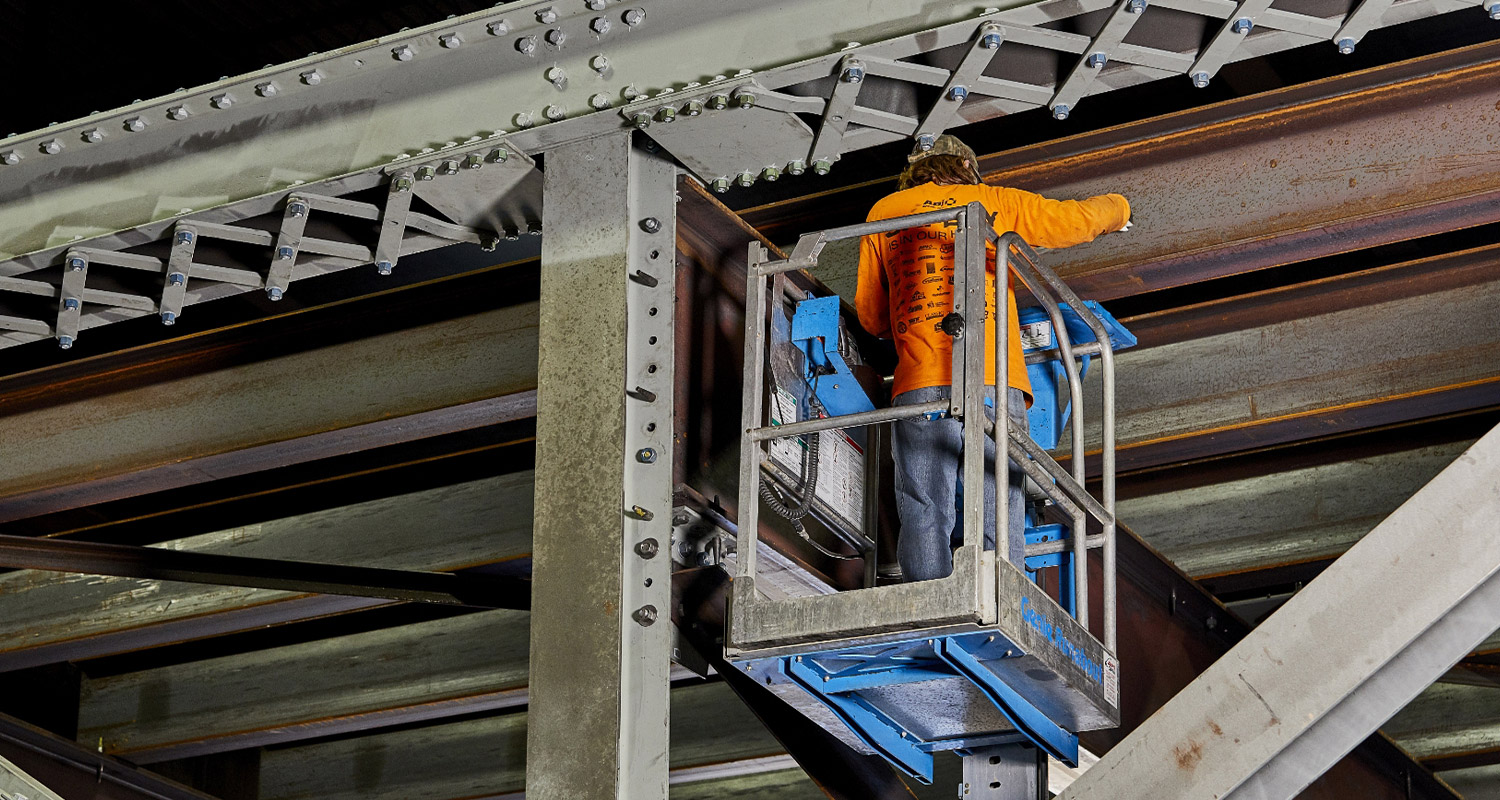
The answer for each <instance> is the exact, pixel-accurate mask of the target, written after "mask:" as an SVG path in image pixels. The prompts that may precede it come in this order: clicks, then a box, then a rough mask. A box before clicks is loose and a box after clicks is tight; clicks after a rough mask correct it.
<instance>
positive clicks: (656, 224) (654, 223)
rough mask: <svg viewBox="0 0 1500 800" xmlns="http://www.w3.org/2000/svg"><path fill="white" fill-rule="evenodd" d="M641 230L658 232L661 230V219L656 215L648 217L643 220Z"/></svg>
mask: <svg viewBox="0 0 1500 800" xmlns="http://www.w3.org/2000/svg"><path fill="white" fill-rule="evenodd" d="M641 230H643V231H645V232H646V233H656V232H657V231H659V230H661V220H659V219H657V218H656V217H646V218H645V219H643V220H641Z"/></svg>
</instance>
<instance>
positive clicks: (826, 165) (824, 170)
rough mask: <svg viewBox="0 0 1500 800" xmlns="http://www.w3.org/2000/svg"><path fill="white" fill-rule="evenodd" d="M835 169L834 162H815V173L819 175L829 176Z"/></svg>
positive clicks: (820, 160) (823, 159) (826, 160)
mask: <svg viewBox="0 0 1500 800" xmlns="http://www.w3.org/2000/svg"><path fill="white" fill-rule="evenodd" d="M832 169H833V162H832V161H829V160H828V159H826V158H820V159H818V160H817V161H814V162H813V172H814V173H816V174H818V175H827V174H828V172H829V170H832Z"/></svg>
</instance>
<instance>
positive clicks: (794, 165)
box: [786, 158, 807, 175]
mask: <svg viewBox="0 0 1500 800" xmlns="http://www.w3.org/2000/svg"><path fill="white" fill-rule="evenodd" d="M806 171H807V164H806V163H804V162H803V161H802V159H800V158H799V159H796V160H795V161H789V162H787V165H786V173H787V174H788V175H801V174H802V173H804V172H806Z"/></svg>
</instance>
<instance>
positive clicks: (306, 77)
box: [301, 69, 323, 86]
mask: <svg viewBox="0 0 1500 800" xmlns="http://www.w3.org/2000/svg"><path fill="white" fill-rule="evenodd" d="M301 77H302V82H303V83H305V84H307V85H308V86H317V85H318V84H320V83H322V82H323V73H321V72H319V71H317V70H315V69H310V70H308V71H306V72H304V73H302V76H301Z"/></svg>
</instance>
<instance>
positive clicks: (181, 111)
mask: <svg viewBox="0 0 1500 800" xmlns="http://www.w3.org/2000/svg"><path fill="white" fill-rule="evenodd" d="M167 118H169V119H177V120H182V119H187V118H188V108H187V106H172V107H171V108H169V109H167Z"/></svg>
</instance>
